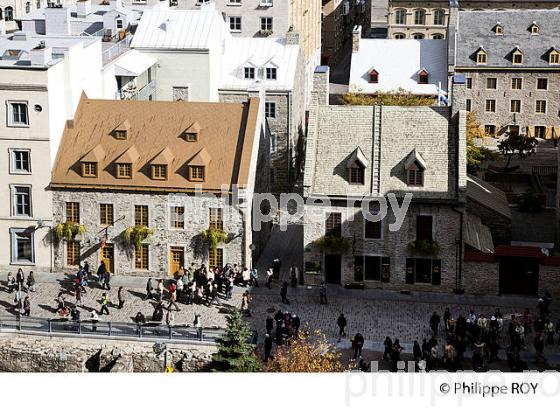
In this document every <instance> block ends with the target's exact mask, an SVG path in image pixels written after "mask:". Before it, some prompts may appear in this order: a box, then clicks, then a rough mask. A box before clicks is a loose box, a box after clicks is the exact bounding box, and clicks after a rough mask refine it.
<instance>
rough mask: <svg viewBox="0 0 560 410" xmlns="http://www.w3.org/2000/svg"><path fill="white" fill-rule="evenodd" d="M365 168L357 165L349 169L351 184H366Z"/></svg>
mask: <svg viewBox="0 0 560 410" xmlns="http://www.w3.org/2000/svg"><path fill="white" fill-rule="evenodd" d="M364 171H365V169H364V167H362V166H360V165H355V166H352V167H350V168H348V182H350V183H351V184H358V185H363V184H364Z"/></svg>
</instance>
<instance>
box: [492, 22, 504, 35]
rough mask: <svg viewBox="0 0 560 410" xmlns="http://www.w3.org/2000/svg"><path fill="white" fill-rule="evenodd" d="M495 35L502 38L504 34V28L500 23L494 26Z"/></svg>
mask: <svg viewBox="0 0 560 410" xmlns="http://www.w3.org/2000/svg"><path fill="white" fill-rule="evenodd" d="M494 33H495V34H496V35H497V36H501V35H503V34H504V28H503V26H502V25H501V24H500V23H498V24H496V25H495V26H494Z"/></svg>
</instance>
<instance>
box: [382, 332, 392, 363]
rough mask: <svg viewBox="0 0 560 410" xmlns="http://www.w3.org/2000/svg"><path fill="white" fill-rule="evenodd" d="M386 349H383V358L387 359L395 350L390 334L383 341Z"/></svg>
mask: <svg viewBox="0 0 560 410" xmlns="http://www.w3.org/2000/svg"><path fill="white" fill-rule="evenodd" d="M383 346H384V350H383V360H387V359H389V358H390V357H391V352H392V351H393V341H392V340H391V338H390V337H389V336H387V337H386V338H385V341H384V342H383Z"/></svg>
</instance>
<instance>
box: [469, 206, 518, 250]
mask: <svg viewBox="0 0 560 410" xmlns="http://www.w3.org/2000/svg"><path fill="white" fill-rule="evenodd" d="M467 212H469V213H471V214H473V215H476V216H478V217H479V218H480V219H481V220H482V223H483V224H484V225H486V226H488V227H489V228H490V232H491V233H492V240H493V242H494V246H498V245H509V244H510V243H511V218H507V217H505V216H503V215H502V214H499V213H497V212H495V211H492V210H491V209H488V208H486V207H485V206H482V205H481V204H479V203H478V202H474V201H472V200H469V201H467Z"/></svg>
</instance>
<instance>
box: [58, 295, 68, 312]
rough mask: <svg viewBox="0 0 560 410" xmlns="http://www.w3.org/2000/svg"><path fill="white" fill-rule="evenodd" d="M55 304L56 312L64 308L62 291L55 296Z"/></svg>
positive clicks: (64, 299)
mask: <svg viewBox="0 0 560 410" xmlns="http://www.w3.org/2000/svg"><path fill="white" fill-rule="evenodd" d="M56 304H57V307H56V311H57V312H58V313H61V312H62V311H63V310H64V309H65V308H66V298H65V297H64V294H63V293H62V292H59V293H58V296H57V297H56Z"/></svg>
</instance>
